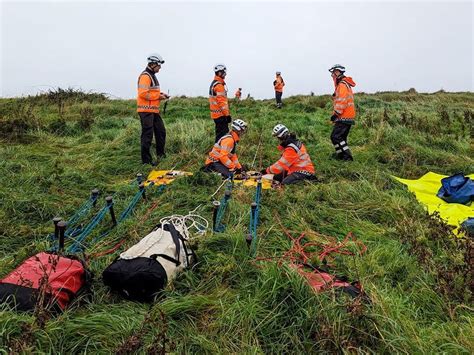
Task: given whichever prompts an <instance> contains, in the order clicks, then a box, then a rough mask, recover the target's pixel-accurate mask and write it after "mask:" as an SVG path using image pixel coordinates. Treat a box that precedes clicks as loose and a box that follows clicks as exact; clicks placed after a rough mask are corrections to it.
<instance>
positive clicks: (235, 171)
mask: <svg viewBox="0 0 474 355" xmlns="http://www.w3.org/2000/svg"><path fill="white" fill-rule="evenodd" d="M234 174H242V168H237V169H235V170H234Z"/></svg>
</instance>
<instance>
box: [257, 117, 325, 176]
mask: <svg viewBox="0 0 474 355" xmlns="http://www.w3.org/2000/svg"><path fill="white" fill-rule="evenodd" d="M272 135H273V136H275V137H277V138H278V140H279V142H280V144H279V146H278V150H280V151H282V152H283V154H282V155H281V158H280V159H278V161H277V162H276V163H275V164H273V165H271V166H270V167H268V168H265V169H263V170H262V171H261V173H262V174H274V176H273V180H276V181H280V182H281V183H282V184H283V185H289V184H294V183H297V182H299V181H303V180H315V179H316V177H315V176H314V166H313V163H312V162H311V158H310V157H309V154H308V152H307V151H306V147H305V146H304V144H303V143H301V142H300V141H299V140H298V139H297V138H296V135H295V134H294V133H290V131H289V130H288V128H287V127H286V126H284V125H282V124H277V125H276V126H275V127H274V128H273V132H272Z"/></svg>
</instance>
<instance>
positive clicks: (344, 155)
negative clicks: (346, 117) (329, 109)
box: [331, 122, 353, 160]
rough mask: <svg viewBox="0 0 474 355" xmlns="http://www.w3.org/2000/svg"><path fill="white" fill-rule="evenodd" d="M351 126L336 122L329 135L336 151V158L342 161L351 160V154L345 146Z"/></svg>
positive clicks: (346, 145) (347, 146)
mask: <svg viewBox="0 0 474 355" xmlns="http://www.w3.org/2000/svg"><path fill="white" fill-rule="evenodd" d="M351 127H352V125H351V124H350V123H345V122H336V123H335V124H334V128H333V129H332V133H331V142H332V144H334V149H335V150H336V158H337V159H342V160H353V159H352V153H351V150H350V149H349V145H348V144H347V136H348V135H349V131H350V130H351Z"/></svg>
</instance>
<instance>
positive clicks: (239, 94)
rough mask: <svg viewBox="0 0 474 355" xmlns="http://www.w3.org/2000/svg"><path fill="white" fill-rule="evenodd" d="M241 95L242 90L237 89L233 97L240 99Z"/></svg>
mask: <svg viewBox="0 0 474 355" xmlns="http://www.w3.org/2000/svg"><path fill="white" fill-rule="evenodd" d="M241 96H242V92H241V91H240V90H237V91H236V92H235V97H236V98H238V99H240V97H241Z"/></svg>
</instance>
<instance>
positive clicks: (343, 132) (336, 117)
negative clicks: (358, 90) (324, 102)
mask: <svg viewBox="0 0 474 355" xmlns="http://www.w3.org/2000/svg"><path fill="white" fill-rule="evenodd" d="M345 71H346V68H344V67H343V66H342V65H340V64H336V65H334V66H333V67H332V68H331V69H329V72H330V73H331V77H332V78H333V80H334V87H335V90H334V94H333V95H332V96H333V105H334V112H333V115H332V116H331V121H332V122H333V123H334V128H333V130H332V133H331V141H332V144H334V148H335V149H336V155H335V158H336V159H339V160H354V159H353V158H352V153H351V150H350V149H349V145H348V143H347V136H348V135H349V131H350V129H351V127H352V125H353V124H354V119H355V116H356V112H355V106H354V94H353V93H352V88H353V87H354V86H355V85H356V84H355V82H354V81H353V80H352V78H351V77H348V76H345V75H344V72H345Z"/></svg>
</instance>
